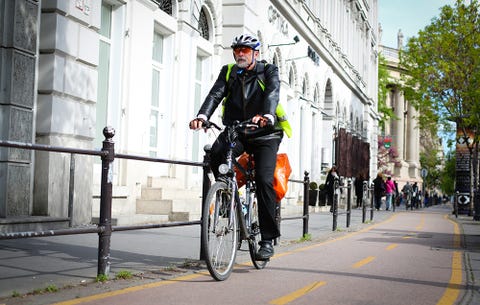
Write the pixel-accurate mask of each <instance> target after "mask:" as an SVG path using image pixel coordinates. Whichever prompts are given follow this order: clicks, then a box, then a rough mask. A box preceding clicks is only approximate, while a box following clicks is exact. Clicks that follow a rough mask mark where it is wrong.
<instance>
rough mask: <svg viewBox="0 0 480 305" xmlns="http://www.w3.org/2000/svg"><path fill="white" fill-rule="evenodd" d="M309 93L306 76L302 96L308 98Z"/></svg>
mask: <svg viewBox="0 0 480 305" xmlns="http://www.w3.org/2000/svg"><path fill="white" fill-rule="evenodd" d="M307 93H308V76H307V75H306V74H305V77H304V78H303V84H302V94H303V97H305V98H306V97H307Z"/></svg>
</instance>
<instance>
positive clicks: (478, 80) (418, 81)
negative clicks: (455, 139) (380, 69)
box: [400, 0, 480, 141]
mask: <svg viewBox="0 0 480 305" xmlns="http://www.w3.org/2000/svg"><path fill="white" fill-rule="evenodd" d="M470 2H471V3H470V4H469V5H467V4H465V3H464V1H462V0H457V2H456V4H455V6H454V7H453V8H452V7H450V6H444V7H442V9H441V13H440V16H439V17H438V18H434V19H432V23H431V24H430V25H428V26H427V27H425V28H424V29H423V30H422V31H420V32H419V33H418V37H413V38H411V39H410V40H409V41H408V43H407V46H406V48H405V50H404V51H402V52H401V53H400V66H401V67H402V68H403V69H405V70H406V71H408V75H406V76H405V77H404V78H403V81H404V83H405V88H404V90H405V94H406V96H407V97H408V99H409V100H410V101H412V102H413V103H414V105H415V106H416V107H417V108H418V109H420V113H422V116H421V117H420V118H419V121H420V124H421V126H422V127H425V126H424V125H426V124H430V125H431V124H432V121H433V122H434V121H438V122H439V123H441V124H443V126H444V129H445V130H449V129H450V130H451V126H452V125H451V121H455V122H456V123H457V124H459V126H460V128H465V129H470V130H472V131H474V133H475V135H476V139H475V140H476V141H478V136H479V134H478V127H479V124H480V103H479V102H478V99H479V97H480V17H479V13H480V8H479V2H478V0H471V1H470ZM428 119H429V120H430V122H428Z"/></svg>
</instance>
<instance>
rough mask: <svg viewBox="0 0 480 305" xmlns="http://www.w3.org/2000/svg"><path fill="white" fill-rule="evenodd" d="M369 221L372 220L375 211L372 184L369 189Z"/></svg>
mask: <svg viewBox="0 0 480 305" xmlns="http://www.w3.org/2000/svg"><path fill="white" fill-rule="evenodd" d="M370 199H371V200H370V221H372V220H373V210H375V207H374V201H375V194H374V193H373V183H372V188H371V189H370Z"/></svg>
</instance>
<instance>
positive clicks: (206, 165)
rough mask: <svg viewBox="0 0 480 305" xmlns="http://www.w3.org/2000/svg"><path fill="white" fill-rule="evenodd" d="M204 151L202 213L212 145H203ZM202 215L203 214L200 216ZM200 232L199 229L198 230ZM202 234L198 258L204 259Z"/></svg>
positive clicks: (201, 220) (208, 180) (208, 187)
mask: <svg viewBox="0 0 480 305" xmlns="http://www.w3.org/2000/svg"><path fill="white" fill-rule="evenodd" d="M203 150H204V151H205V155H204V156H203V166H202V168H203V182H202V215H203V209H205V208H206V203H205V200H206V199H207V194H208V190H209V189H210V186H211V182H210V178H209V177H208V173H209V172H210V152H211V150H212V146H211V145H210V144H207V145H205V146H204V147H203ZM202 217H203V216H202ZM200 230H203V219H202V218H201V219H200ZM200 232H201V231H200ZM202 235H203V234H200V260H205V251H204V249H203V248H202V245H203V241H202Z"/></svg>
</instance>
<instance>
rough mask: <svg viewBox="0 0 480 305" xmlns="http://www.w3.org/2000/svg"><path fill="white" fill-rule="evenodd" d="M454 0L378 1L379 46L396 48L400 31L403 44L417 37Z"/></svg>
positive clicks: (452, 3)
mask: <svg viewBox="0 0 480 305" xmlns="http://www.w3.org/2000/svg"><path fill="white" fill-rule="evenodd" d="M454 4H455V0H378V22H379V23H380V24H381V26H382V29H383V34H382V41H381V44H382V45H384V46H387V47H391V48H397V34H398V30H399V29H401V30H402V33H403V37H404V38H403V43H404V45H405V44H406V42H407V40H408V38H410V37H412V36H418V35H417V33H418V31H420V30H422V29H424V28H425V26H427V25H429V24H430V23H431V20H432V18H434V17H438V16H439V15H440V8H441V7H442V6H445V5H450V6H452V7H453V6H454Z"/></svg>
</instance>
